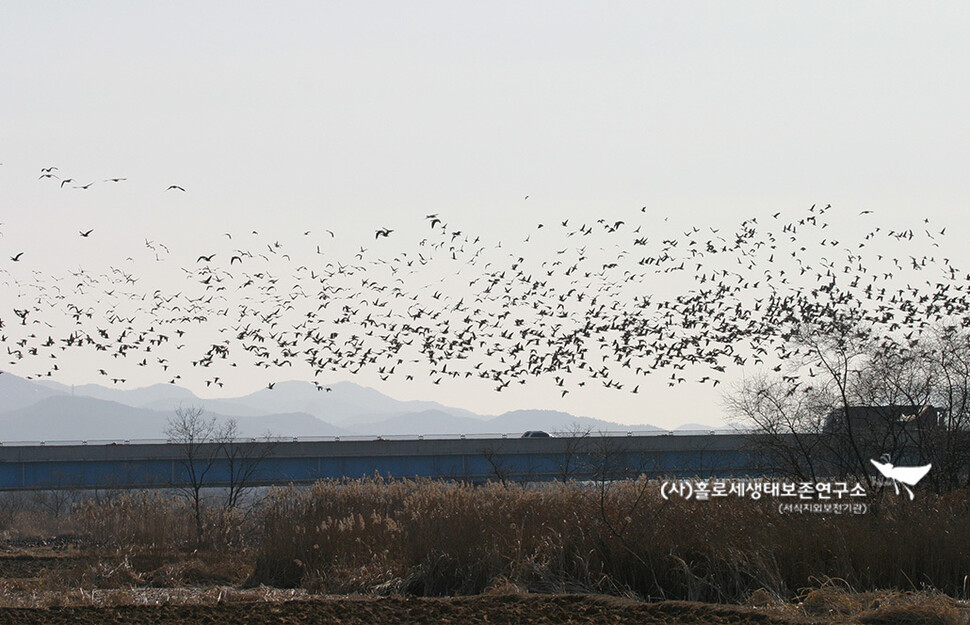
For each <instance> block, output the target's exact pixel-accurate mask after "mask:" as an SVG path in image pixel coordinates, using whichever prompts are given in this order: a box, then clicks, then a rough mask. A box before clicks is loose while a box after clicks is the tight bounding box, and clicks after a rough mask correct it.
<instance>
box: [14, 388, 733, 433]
mask: <svg viewBox="0 0 970 625" xmlns="http://www.w3.org/2000/svg"><path fill="white" fill-rule="evenodd" d="M327 388H329V389H330V390H329V391H328V390H326V389H327ZM179 407H184V408H196V407H198V408H202V409H203V410H205V414H206V416H210V417H215V418H217V419H218V420H220V421H221V420H224V419H227V418H229V417H233V418H235V419H236V421H237V424H238V426H239V432H240V435H241V436H247V437H250V436H257V437H258V436H261V435H263V434H265V433H266V432H267V431H269V432H271V433H272V434H274V435H277V436H347V435H353V434H363V435H418V434H427V435H430V434H504V433H517V432H524V431H526V430H543V431H546V432H549V433H550V434H555V433H557V432H570V431H573V432H575V431H579V432H582V431H589V432H592V433H596V432H602V431H612V432H616V431H620V432H625V431H660V428H657V427H654V426H652V425H638V426H630V425H623V424H620V423H613V422H610V421H604V420H601V419H592V418H589V417H576V416H573V415H571V414H568V413H565V412H558V411H553V410H515V411H512V412H507V413H505V414H502V415H499V416H496V417H484V416H481V415H477V414H475V413H473V412H470V411H467V410H461V409H457V408H449V407H447V406H443V405H441V404H438V403H436V402H427V401H398V400H396V399H393V398H391V397H388V396H387V395H384V394H383V393H380V392H379V391H376V390H374V389H371V388H367V387H364V386H359V385H357V384H353V383H350V382H339V383H336V384H333V385H330V386H328V387H321V390H318V389H317V387H315V386H314V385H313V384H311V383H308V382H296V381H281V382H278V383H277V384H275V385H274V388H272V389H262V390H259V391H256V392H255V393H250V394H249V395H245V396H243V397H235V398H228V399H202V398H199V397H197V396H196V395H195V394H194V393H192V392H191V391H188V390H186V389H183V388H180V387H178V386H175V385H172V384H156V385H153V386H149V387H145V388H139V389H131V390H122V389H116V388H107V387H104V386H100V385H97V384H87V385H83V386H77V387H74V388H73V389H72V388H71V387H68V386H65V385H63V384H59V383H57V382H52V381H49V380H45V381H43V382H40V381H37V382H35V381H30V380H24V379H23V378H19V377H17V376H14V375H10V374H3V375H0V440H7V441H13V440H64V439H82V440H85V439H90V440H96V439H132V438H163V437H164V430H165V426H166V425H167V423H168V420H169V418H170V417H171V416H173V415H174V414H175V410H176V409H178V408H179ZM335 424H336V425H335ZM679 429H701V430H710V429H715V428H711V427H709V426H704V425H700V424H687V425H686V426H681V428H679Z"/></svg>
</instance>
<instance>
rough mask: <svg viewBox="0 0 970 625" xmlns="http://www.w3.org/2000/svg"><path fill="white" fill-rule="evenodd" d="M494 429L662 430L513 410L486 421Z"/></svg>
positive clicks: (560, 430) (517, 430)
mask: <svg viewBox="0 0 970 625" xmlns="http://www.w3.org/2000/svg"><path fill="white" fill-rule="evenodd" d="M486 423H487V424H488V425H489V426H491V427H492V429H491V430H489V431H491V432H525V431H527V430H543V431H545V432H549V433H550V434H552V433H555V432H565V431H570V430H572V429H579V430H580V431H582V430H586V429H589V431H590V432H591V433H593V434H595V433H597V432H628V431H631V432H643V431H649V432H655V431H662V430H661V428H658V427H654V426H652V425H623V424H621V423H614V422H612V421H604V420H602V419H593V418H590V417H575V416H573V415H571V414H569V413H568V412H559V411H557V410H513V411H511V412H506V413H505V414H502V415H499V416H497V417H495V418H494V419H490V420H488V421H486Z"/></svg>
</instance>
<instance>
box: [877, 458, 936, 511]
mask: <svg viewBox="0 0 970 625" xmlns="http://www.w3.org/2000/svg"><path fill="white" fill-rule="evenodd" d="M880 460H885V462H876V461H875V460H872V459H870V460H869V462H871V463H872V464H874V465H876V468H877V469H879V472H880V473H882V474H883V476H884V477H887V478H889V479H891V480H892V481H893V488H895V489H896V494H897V495H898V494H899V483H900V482H902V483H903V488H905V489H906V492H907V493H909V499H910V501H912V500H913V491H911V490H910V489H909V486H916V483H917V482H919V481H920V480H921V479H923V478H924V477H926V474H927V473H929V472H930V469H931V468H932V467H933V465H932V464H924V465H923V466H921V467H894V466H893V463H891V462H889V454H883V456H882V457H881V458H880ZM907 484H909V486H907Z"/></svg>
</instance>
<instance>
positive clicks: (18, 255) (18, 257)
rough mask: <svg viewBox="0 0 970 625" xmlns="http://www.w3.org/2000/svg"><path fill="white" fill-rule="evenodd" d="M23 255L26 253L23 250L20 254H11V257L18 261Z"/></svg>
mask: <svg viewBox="0 0 970 625" xmlns="http://www.w3.org/2000/svg"><path fill="white" fill-rule="evenodd" d="M23 255H24V253H23V252H20V253H19V254H17V255H16V256H11V257H10V260H12V261H13V262H17V261H19V260H20V257H21V256H23Z"/></svg>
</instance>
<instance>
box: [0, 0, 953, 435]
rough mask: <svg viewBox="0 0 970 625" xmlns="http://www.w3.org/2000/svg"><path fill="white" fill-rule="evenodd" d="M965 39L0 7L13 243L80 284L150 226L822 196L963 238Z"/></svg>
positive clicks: (405, 395) (357, 240)
mask: <svg viewBox="0 0 970 625" xmlns="http://www.w3.org/2000/svg"><path fill="white" fill-rule="evenodd" d="M968 32H970V7H968V5H967V4H966V3H957V2H952V3H899V2H882V1H881V2H853V3H845V2H811V3H804V2H803V3H780V2H722V3H710V2H703V3H702V2H640V3H619V2H618V3H593V2H588V3H576V2H560V1H557V2H531V3H518V2H517V3H511V2H455V1H453V0H449V1H448V2H407V3H404V2H346V3H332V2H273V3H270V2H164V3H132V2H85V3H73V2H17V1H14V2H4V3H3V4H2V5H0V84H2V85H3V89H2V90H0V163H3V165H2V166H0V222H2V223H3V226H2V227H0V232H2V234H3V236H2V238H0V254H2V255H0V258H2V259H4V260H6V259H7V258H8V257H9V256H11V255H13V254H16V253H18V252H20V251H25V252H26V254H25V256H24V261H27V260H28V258H30V262H31V263H32V265H31V266H32V267H35V268H37V269H38V270H44V271H51V272H56V271H61V272H63V271H64V270H65V269H66V268H68V267H76V266H78V265H79V264H97V263H101V264H110V263H112V262H114V259H115V258H116V257H119V256H121V255H124V254H126V253H128V250H130V249H133V248H134V247H137V246H141V245H143V243H144V239H146V238H148V239H152V240H155V241H163V242H166V243H167V244H168V245H169V246H171V247H173V248H176V249H180V250H184V251H185V254H186V256H187V257H191V256H193V255H194V254H197V253H203V252H206V251H207V249H208V247H209V245H210V243H211V242H213V241H217V240H219V238H220V237H222V236H223V233H224V232H230V231H231V232H248V231H250V230H254V229H255V230H258V231H260V232H261V233H267V236H270V237H274V236H275V237H279V238H281V239H283V240H284V241H290V240H295V239H297V238H298V237H299V236H300V235H302V233H303V232H304V231H307V230H310V231H313V232H314V233H320V232H322V231H325V230H327V229H329V230H332V231H334V232H335V233H337V234H338V235H339V236H338V237H336V238H339V239H340V240H341V241H342V244H344V245H346V246H347V249H348V250H354V249H356V248H357V247H358V246H360V245H366V246H370V245H371V244H373V243H374V241H373V233H374V230H375V229H376V228H381V227H387V228H393V229H395V230H396V231H397V232H399V233H400V232H408V231H417V230H418V229H419V228H424V227H426V224H425V222H424V216H425V215H426V214H429V213H438V214H440V215H442V216H443V217H445V218H447V219H448V220H449V222H450V223H452V224H458V225H459V226H460V227H461V228H462V229H463V230H465V231H467V232H472V233H481V234H482V235H483V236H487V237H489V238H490V239H492V240H514V239H522V238H523V237H524V236H525V235H527V234H528V232H529V228H530V227H532V226H534V224H535V223H540V222H553V221H557V220H566V219H570V218H572V219H575V220H583V219H592V218H593V217H599V216H604V217H607V218H622V217H623V216H624V215H627V214H630V212H631V211H638V210H639V209H640V207H642V206H649V207H650V210H651V211H654V213H652V214H655V215H656V219H657V222H658V228H659V227H660V225H659V224H661V223H666V222H663V221H662V218H669V220H670V223H672V224H676V227H677V228H681V227H684V226H686V225H706V224H736V223H738V222H739V221H741V220H743V219H744V218H746V217H749V216H764V215H770V214H771V213H774V212H776V211H778V210H785V211H798V210H804V209H805V208H806V207H807V206H810V205H811V204H813V203H822V204H828V203H831V204H832V205H833V212H834V214H836V215H838V214H842V215H844V216H845V219H846V220H850V219H851V217H850V216H855V215H858V213H859V212H860V211H863V210H873V211H875V215H877V216H878V219H879V221H880V223H885V224H887V225H888V226H889V227H892V225H893V224H896V223H903V222H908V221H912V220H913V219H914V218H917V217H918V218H922V217H924V216H927V217H930V218H932V219H933V220H934V221H935V222H938V223H940V224H946V225H947V226H948V227H949V230H948V232H949V233H950V235H949V236H950V242H951V244H954V245H956V247H957V248H958V250H960V251H962V250H964V249H965V248H966V242H967V241H968V240H970V234H968V232H970V228H968V223H967V218H966V217H965V216H964V215H965V213H966V208H967V206H970V178H968V176H967V175H966V172H967V170H968V165H970V121H968V120H970V116H968V114H967V111H970V83H968V81H967V79H966V78H967V76H968V75H970V74H968V70H970V46H968V45H967V43H966V34H967V33H968ZM48 166H57V167H58V168H59V169H58V170H57V173H58V174H59V175H61V176H62V178H63V177H67V176H70V177H72V178H73V179H74V180H75V181H76V183H77V184H87V183H88V182H94V183H95V184H94V185H93V186H92V187H90V188H89V189H87V190H80V189H71V188H69V187H70V186H73V185H69V186H68V187H65V188H60V187H59V186H58V185H57V184H52V181H51V180H39V179H38V176H39V175H40V169H41V168H43V167H48ZM113 177H123V178H126V179H127V180H125V181H124V182H123V183H117V184H112V183H106V182H103V181H104V180H106V179H108V178H113ZM172 184H178V185H180V186H182V187H184V188H185V189H186V192H185V193H184V194H181V193H176V192H166V191H165V189H166V188H167V187H168V186H169V185H172ZM526 196H528V199H525V197H526ZM671 227H674V226H671ZM91 228H93V229H94V233H93V235H92V236H96V237H97V239H96V240H97V243H96V245H88V246H87V247H83V248H82V247H80V246H81V245H82V244H87V243H90V242H89V241H87V240H85V241H81V240H80V239H79V237H78V236H77V232H78V230H87V229H91ZM540 249H541V248H540ZM549 252H550V253H551V252H552V244H550V247H549ZM7 265H8V266H9V263H7ZM736 373H737V372H736ZM337 377H338V376H335V377H334V379H336V378H337ZM346 379H352V380H353V381H357V382H360V383H365V384H369V385H373V386H376V387H377V388H379V389H380V390H383V391H385V392H388V393H389V394H391V395H393V396H395V397H398V398H401V399H410V398H420V399H434V400H438V401H441V402H443V403H446V404H452V405H459V406H462V407H465V408H469V409H472V410H476V411H478V412H486V413H488V412H491V413H498V412H501V411H504V410H507V409H512V408H552V409H562V410H568V411H570V412H573V413H574V414H581V415H587V416H594V417H601V418H607V419H613V420H619V421H624V422H651V423H655V424H657V425H668V426H676V425H678V424H679V423H683V422H687V421H694V422H704V423H717V422H719V421H720V419H721V416H722V415H721V407H720V401H719V392H718V390H714V389H710V388H707V387H695V386H693V385H682V386H680V387H678V388H674V389H667V388H666V386H665V385H659V386H657V387H656V388H653V389H652V390H651V392H650V393H649V394H645V393H643V392H641V393H640V394H638V395H630V394H628V393H622V392H620V393H617V392H612V391H604V390H600V389H593V388H590V389H588V390H586V391H580V390H577V391H576V392H575V393H573V394H571V395H570V396H569V397H567V398H565V399H561V398H560V395H559V393H558V390H557V389H556V388H555V387H554V386H553V385H552V384H551V382H550V381H548V380H545V381H536V382H534V383H530V384H528V385H522V386H520V387H519V388H512V389H509V390H508V391H506V392H503V393H495V392H494V391H492V390H491V389H490V387H489V386H475V385H467V384H466V385H464V386H463V385H462V384H461V383H458V382H455V383H452V384H450V385H449V384H445V383H443V384H441V385H440V386H431V385H429V384H428V383H427V381H415V382H413V383H404V382H402V381H401V380H391V381H389V382H388V383H384V384H380V383H379V380H376V379H375V378H374V377H373V376H371V377H366V376H362V377H360V378H346ZM261 380H262V378H255V377H254V378H253V381H252V382H251V383H250V384H248V385H247V382H246V380H244V379H242V378H240V379H239V380H237V381H236V383H235V386H234V388H232V389H230V388H229V387H228V386H227V387H226V388H225V389H223V390H222V391H221V392H222V394H223V395H226V394H235V393H241V392H248V391H250V390H255V388H259V387H261V386H262V385H263V382H262V381H261ZM61 381H63V382H66V383H71V382H75V381H76V382H92V381H99V380H98V379H97V376H96V375H94V374H92V373H91V372H90V371H84V370H83V367H82V368H80V370H72V371H65V372H64V375H63V377H62V378H61ZM155 381H162V380H155ZM145 382H146V383H148V382H150V381H145ZM186 386H189V387H190V388H193V390H196V391H197V392H204V391H205V389H204V388H199V385H198V383H196V385H195V386H193V385H192V384H188V383H187V384H186ZM516 386H519V385H516Z"/></svg>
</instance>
